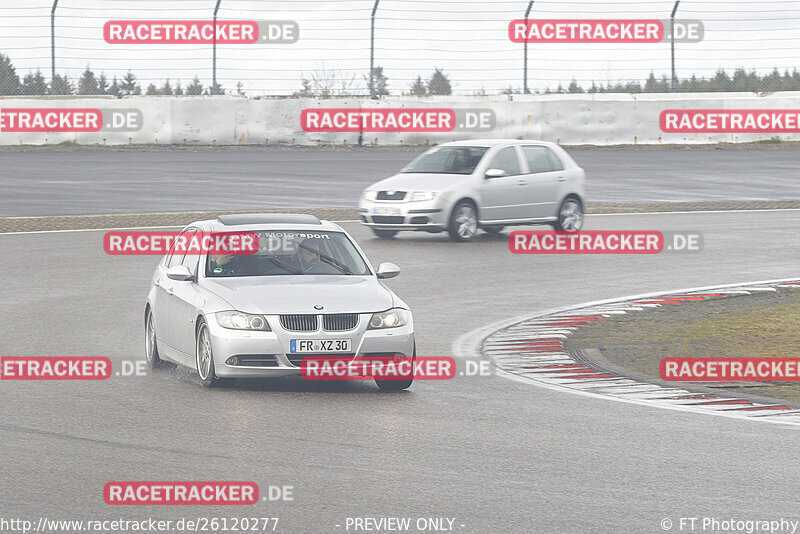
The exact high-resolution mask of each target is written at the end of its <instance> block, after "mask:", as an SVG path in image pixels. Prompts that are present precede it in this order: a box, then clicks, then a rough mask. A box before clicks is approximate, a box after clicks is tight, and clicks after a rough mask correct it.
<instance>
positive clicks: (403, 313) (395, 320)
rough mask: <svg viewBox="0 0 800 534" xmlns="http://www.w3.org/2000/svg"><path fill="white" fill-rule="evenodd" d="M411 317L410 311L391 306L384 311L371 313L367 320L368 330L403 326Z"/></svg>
mask: <svg viewBox="0 0 800 534" xmlns="http://www.w3.org/2000/svg"><path fill="white" fill-rule="evenodd" d="M410 317H411V312H409V311H408V310H404V309H403V308H392V309H391V310H386V311H385V312H380V313H373V314H372V319H370V320H369V328H368V330H378V329H381V328H397V327H398V326H405V325H406V324H408V320H409V318H410Z"/></svg>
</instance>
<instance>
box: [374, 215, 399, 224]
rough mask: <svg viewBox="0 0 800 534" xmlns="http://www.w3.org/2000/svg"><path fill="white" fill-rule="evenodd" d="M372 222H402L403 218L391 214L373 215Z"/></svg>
mask: <svg viewBox="0 0 800 534" xmlns="http://www.w3.org/2000/svg"><path fill="white" fill-rule="evenodd" d="M372 222H373V223H375V224H403V223H404V222H405V218H404V217H402V216H399V217H398V216H393V215H373V216H372Z"/></svg>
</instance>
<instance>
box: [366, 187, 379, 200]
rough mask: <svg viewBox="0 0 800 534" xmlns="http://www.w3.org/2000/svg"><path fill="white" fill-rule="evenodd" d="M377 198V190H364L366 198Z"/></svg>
mask: <svg viewBox="0 0 800 534" xmlns="http://www.w3.org/2000/svg"><path fill="white" fill-rule="evenodd" d="M376 198H378V192H377V191H370V190H366V191H364V200H369V201H373V200H375V199H376Z"/></svg>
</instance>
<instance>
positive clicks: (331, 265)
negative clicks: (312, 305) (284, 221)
mask: <svg viewBox="0 0 800 534" xmlns="http://www.w3.org/2000/svg"><path fill="white" fill-rule="evenodd" d="M253 233H254V234H256V235H257V236H258V252H257V253H256V254H252V255H231V254H223V255H211V254H209V255H208V256H207V257H206V267H205V273H206V276H207V277H209V278H220V277H232V276H273V275H286V274H291V275H307V274H311V275H326V274H339V275H341V274H344V275H365V274H370V271H369V267H367V264H366V262H365V261H364V259H363V258H362V257H361V254H359V252H358V250H357V249H356V248H355V246H354V245H353V243H352V242H351V241H350V239H348V237H347V236H346V235H344V234H343V233H341V232H306V231H303V232H296V231H292V230H287V231H280V230H279V231H272V230H269V231H264V230H261V231H254V232H253Z"/></svg>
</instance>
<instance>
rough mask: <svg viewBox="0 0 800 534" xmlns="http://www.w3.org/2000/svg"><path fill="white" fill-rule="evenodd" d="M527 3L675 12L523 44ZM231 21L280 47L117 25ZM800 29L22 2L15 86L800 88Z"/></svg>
mask: <svg viewBox="0 0 800 534" xmlns="http://www.w3.org/2000/svg"><path fill="white" fill-rule="evenodd" d="M526 12H527V13H528V17H527V18H528V19H531V20H538V21H561V22H562V23H568V22H569V21H572V22H575V21H578V22H580V21H586V20H603V21H613V20H617V21H619V20H622V21H637V20H638V21H660V22H661V23H662V33H661V34H660V36H659V38H657V39H651V40H641V41H637V42H624V41H622V40H614V39H611V40H610V42H608V41H605V42H604V41H601V40H591V39H590V40H588V41H584V42H569V40H564V39H558V38H553V39H550V40H547V39H545V38H541V39H538V40H536V39H534V40H533V41H532V42H529V43H527V44H524V43H521V42H513V40H512V38H511V36H510V34H509V29H510V24H511V23H512V21H515V20H518V19H524V18H526V16H525V15H526ZM673 13H674V16H675V20H676V21H678V22H681V21H694V22H695V23H699V25H700V36H699V37H698V38H695V39H685V38H684V37H685V36H684V35H680V36H679V35H676V36H675V37H676V38H675V42H674V43H673V42H672V36H671V35H669V29H670V27H671V26H670V25H669V20H670V17H671V15H673ZM215 19H216V21H217V23H218V24H220V23H222V22H224V21H256V23H257V24H258V26H259V28H260V30H261V31H262V32H264V36H265V37H264V41H259V42H257V43H240V44H228V43H227V42H223V41H224V39H222V40H220V42H216V43H215V42H213V39H212V40H210V41H209V40H208V39H206V40H202V39H201V42H198V43H195V42H193V43H191V44H185V43H184V44H168V43H165V42H160V43H157V44H144V43H143V40H137V39H136V35H135V33H134V34H132V35H133V37H132V38H131V39H128V40H125V39H122V40H120V42H110V41H109V39H108V34H107V33H104V30H107V28H106V26H107V24H108V23H109V22H110V21H123V22H124V21H160V22H161V23H165V22H168V21H184V22H186V21H214V20H215ZM271 21H272V22H284V23H291V24H293V27H294V29H295V32H296V35H295V38H296V39H295V40H291V39H283V40H281V39H275V40H272V39H268V38H267V37H266V36H268V34H269V32H271V31H272V30H273V29H275V30H276V32H277V33H280V25H276V26H274V27H271V26H269V23H270V22H271ZM564 21H566V22H564ZM170 24H171V22H170ZM682 28H683V27H682ZM529 29H530V27H529V26H525V31H527V30H529ZM543 29H545V30H546V29H547V28H546V27H545V26H539V27H537V30H536V31H537V32H538V31H539V30H543ZM550 29H551V30H552V27H551V28H550ZM683 29H685V28H683ZM151 30H152V28H151ZM798 30H800V2H798V1H797V0H774V1H766V2H754V1H752V0H716V1H692V0H683V1H682V2H680V3H678V2H676V1H675V0H664V1H660V0H659V1H632V0H619V1H614V2H599V1H597V2H595V1H574V0H558V1H540V0H536V1H530V0H514V1H504V0H503V1H493V0H430V1H418V0H402V1H400V0H338V1H335V2H334V1H323V0H303V1H271V0H263V1H245V0H203V1H199V0H173V1H171V2H164V1H161V0H136V1H133V0H105V1H95V0H32V1H25V2H23V1H22V0H6V1H5V2H3V4H2V6H0V54H2V55H3V57H2V58H0V94H6V95H7V94H48V93H56V94H66V93H73V94H117V95H120V94H138V93H142V94H176V93H178V94H203V93H205V94H220V93H227V94H236V93H238V94H246V95H248V96H291V95H295V96H355V95H358V96H365V95H369V94H370V93H372V94H373V95H375V96H382V95H392V96H394V95H402V94H415V95H420V96H422V95H425V94H450V93H452V94H457V95H480V94H498V93H519V92H523V91H524V90H525V89H526V88H527V90H528V91H529V92H532V93H545V92H593V91H596V92H604V91H615V92H620V91H622V92H641V91H645V92H666V91H671V90H674V91H778V90H800V73H798V71H797V70H796V66H797V65H798V62H799V61H798V60H800V31H798ZM123 33H124V32H123ZM676 33H677V31H676ZM214 35H215V39H216V34H214ZM526 35H527V34H526ZM122 37H124V34H123V35H122ZM536 37H541V36H540V35H538V34H537V35H536ZM545 37H546V36H545ZM696 37H697V36H696ZM526 38H528V39H530V36H527V37H526ZM526 57H527V61H526ZM370 65H372V67H373V69H372V71H370ZM673 65H674V70H673ZM526 66H527V68H526ZM370 72H372V74H373V76H372V77H370ZM673 73H674V79H673ZM526 76H527V80H526ZM215 81H216V85H214V82H215ZM526 82H527V83H526ZM526 86H527V87H526Z"/></svg>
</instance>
